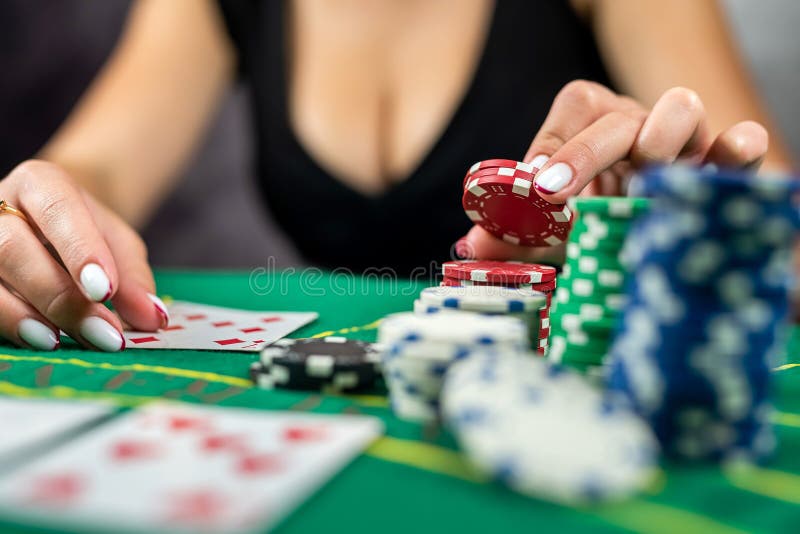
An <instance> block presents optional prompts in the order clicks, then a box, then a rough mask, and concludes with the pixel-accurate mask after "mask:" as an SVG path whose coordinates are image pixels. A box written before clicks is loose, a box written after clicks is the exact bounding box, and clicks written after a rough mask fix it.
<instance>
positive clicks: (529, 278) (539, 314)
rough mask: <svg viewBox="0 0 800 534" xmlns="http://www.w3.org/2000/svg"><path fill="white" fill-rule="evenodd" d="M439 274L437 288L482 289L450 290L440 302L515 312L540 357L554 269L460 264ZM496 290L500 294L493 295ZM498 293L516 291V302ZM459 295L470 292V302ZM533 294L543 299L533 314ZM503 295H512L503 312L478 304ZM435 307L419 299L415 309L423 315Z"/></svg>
mask: <svg viewBox="0 0 800 534" xmlns="http://www.w3.org/2000/svg"><path fill="white" fill-rule="evenodd" d="M442 274H443V275H444V279H443V281H442V284H441V285H442V286H444V287H453V288H466V287H475V288H484V289H483V290H480V289H472V290H470V289H453V290H452V291H451V294H452V297H453V298H452V299H450V300H449V301H447V302H444V305H445V306H447V307H453V308H460V309H463V310H469V311H475V312H481V313H512V312H519V313H520V314H521V315H520V318H521V319H523V320H524V321H526V324H527V325H528V328H529V331H530V335H531V347H533V348H534V349H535V350H536V351H537V352H538V353H539V354H544V352H545V349H546V348H547V344H548V338H549V335H550V304H551V301H552V295H553V291H554V290H555V288H556V269H555V268H554V267H551V266H549V265H540V264H536V263H522V262H514V261H476V260H462V261H450V262H446V263H444V264H443V265H442ZM487 288H488V289H487ZM497 288H499V289H500V291H493V289H497ZM502 289H509V290H516V293H517V298H516V299H514V298H513V293H507V292H505V291H502ZM459 292H461V293H463V295H464V296H466V295H467V294H469V292H472V294H471V295H470V296H471V299H470V301H469V302H466V299H465V298H464V296H462V295H461V294H460V293H459ZM441 293H443V294H445V293H447V291H446V290H442V291H441ZM534 293H535V294H537V295H543V296H544V299H545V300H544V302H543V303H542V304H541V306H540V307H539V309H537V310H534V303H533V302H532V300H531V298H532V297H533V296H534V295H533V294H534ZM503 295H506V296H507V295H512V296H511V297H508V298H509V299H510V300H509V302H508V304H507V305H506V307H505V308H504V304H503V302H497V303H490V302H481V301H482V300H483V301H485V300H486V299H487V298H491V297H493V298H494V300H497V299H498V298H500V297H501V296H503ZM436 306H437V305H436V300H435V299H434V298H428V299H427V300H426V299H423V298H422V296H420V304H419V305H417V307H418V308H419V309H423V310H425V311H433V310H434V309H435V308H436ZM488 308H492V310H491V311H490V310H489V309H488ZM523 308H524V309H523Z"/></svg>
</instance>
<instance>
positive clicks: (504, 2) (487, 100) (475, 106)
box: [220, 0, 609, 274]
mask: <svg viewBox="0 0 800 534" xmlns="http://www.w3.org/2000/svg"><path fill="white" fill-rule="evenodd" d="M220 5H221V7H222V12H223V14H224V18H225V20H226V23H227V26H228V30H229V33H230V35H231V37H232V40H233V43H234V45H235V47H236V49H237V50H238V53H239V69H240V72H241V74H242V76H243V77H244V79H245V80H246V81H247V82H248V83H249V84H250V87H251V91H252V101H253V106H254V110H253V111H254V124H255V128H256V131H257V139H256V146H257V151H258V164H259V174H258V176H259V185H260V189H261V191H262V193H263V195H264V199H265V201H266V202H267V203H268V205H269V206H270V208H271V209H272V211H273V213H274V215H275V218H276V220H277V222H278V224H279V225H280V226H281V227H282V228H283V230H284V231H285V232H286V233H287V234H288V235H289V236H290V237H291V238H292V239H293V240H294V242H295V244H296V245H297V247H298V249H299V250H300V252H301V253H302V254H303V255H304V256H305V257H306V259H307V260H308V261H309V262H311V263H314V264H317V265H320V266H323V267H329V268H334V267H348V268H351V269H354V270H357V271H362V270H364V269H367V268H369V267H377V268H380V267H391V268H394V269H397V270H398V271H399V272H400V273H402V274H409V273H410V272H411V271H412V270H413V269H415V268H418V267H427V266H428V265H429V264H430V263H431V262H432V261H443V260H445V259H448V258H449V257H450V249H451V246H452V245H453V243H454V242H455V241H456V240H457V239H458V238H459V237H461V236H463V235H464V234H465V233H466V232H467V231H468V230H469V228H470V226H471V223H470V221H469V219H467V217H466V215H465V214H464V211H463V209H462V207H461V193H462V180H463V178H464V173H465V172H466V170H467V168H468V167H469V166H470V165H471V164H472V163H474V162H475V161H478V160H482V159H488V158H510V159H519V158H521V157H523V156H524V154H525V151H526V150H527V148H528V145H529V144H530V142H531V140H532V139H533V136H534V134H535V133H536V130H537V129H538V127H539V126H540V125H541V123H542V121H543V120H544V118H545V116H546V115H547V112H548V110H549V107H550V104H551V103H552V101H553V98H554V97H555V95H556V93H557V92H558V91H559V89H560V88H561V87H563V86H564V85H565V84H566V83H567V82H569V81H571V80H574V79H578V78H582V79H590V80H595V81H598V82H600V83H603V84H606V85H608V84H609V81H608V76H607V74H606V71H605V69H604V68H603V66H602V63H601V61H600V58H599V55H598V53H597V48H596V45H595V43H594V40H593V37H592V34H591V32H590V30H589V29H588V28H587V27H586V26H585V24H584V23H583V22H582V21H580V20H579V19H578V18H577V16H576V15H575V13H574V12H573V10H572V9H571V8H570V6H569V5H568V3H567V2H566V1H563V2H562V1H555V0H548V1H546V2H532V1H530V0H498V2H497V4H496V7H495V13H494V16H493V20H492V22H491V27H490V29H489V35H488V39H487V42H486V46H485V49H484V51H483V56H482V57H481V59H480V62H479V64H478V67H477V70H476V72H475V75H474V79H473V80H472V84H471V86H470V87H469V88H468V90H467V92H466V94H465V96H464V98H463V100H462V101H461V103H460V105H459V106H458V107H457V109H456V112H455V114H454V115H453V117H452V119H451V122H450V124H449V125H448V126H447V127H446V129H445V131H444V133H443V134H442V136H441V138H440V139H439V140H438V141H437V142H436V143H435V144H434V146H433V147H432V148H431V149H430V152H429V153H428V154H427V155H426V156H425V158H424V159H423V160H422V162H421V163H420V164H419V166H418V168H417V169H416V170H414V172H413V173H412V174H411V175H410V176H409V177H408V178H407V180H405V181H404V182H401V183H398V184H397V185H394V186H392V187H391V188H390V189H389V190H387V191H386V192H385V193H384V194H382V195H380V196H377V197H367V196H364V195H362V194H360V193H358V192H356V191H353V190H352V189H350V188H349V187H347V186H346V185H344V184H343V183H341V182H339V181H338V180H336V178H334V177H332V176H330V175H329V174H328V173H327V172H326V171H325V170H323V169H322V168H320V166H319V165H318V164H317V163H316V162H315V161H314V160H313V159H312V158H311V156H310V155H309V154H308V153H307V152H306V151H305V150H304V149H303V147H302V146H301V145H300V143H299V141H298V139H297V137H296V136H295V134H294V132H293V131H292V129H291V126H290V123H289V117H288V112H287V108H288V99H287V76H286V73H287V70H288V69H287V62H286V42H287V39H286V35H285V31H286V29H285V28H286V26H285V23H286V12H285V6H284V4H283V2H280V1H266V2H261V1H258V0H220Z"/></svg>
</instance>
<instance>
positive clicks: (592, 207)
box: [568, 197, 650, 219]
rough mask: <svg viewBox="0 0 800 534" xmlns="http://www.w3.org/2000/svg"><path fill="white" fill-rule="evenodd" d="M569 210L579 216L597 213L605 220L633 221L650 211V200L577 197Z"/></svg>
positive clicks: (570, 204) (639, 198)
mask: <svg viewBox="0 0 800 534" xmlns="http://www.w3.org/2000/svg"><path fill="white" fill-rule="evenodd" d="M568 205H569V208H570V209H572V210H574V211H577V212H578V214H583V213H597V214H599V215H602V216H603V217H604V218H612V219H633V218H636V217H638V216H639V215H641V214H643V213H646V212H647V211H648V210H649V209H650V199H648V198H641V197H575V198H572V199H570V201H569V203H568Z"/></svg>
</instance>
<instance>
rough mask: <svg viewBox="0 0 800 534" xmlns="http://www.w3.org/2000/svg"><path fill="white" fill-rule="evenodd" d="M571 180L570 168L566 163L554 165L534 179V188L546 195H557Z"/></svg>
mask: <svg viewBox="0 0 800 534" xmlns="http://www.w3.org/2000/svg"><path fill="white" fill-rule="evenodd" d="M570 180H572V168H571V167H570V166H569V165H567V164H566V163H556V164H555V165H553V166H552V167H550V168H549V169H547V170H546V171H544V172H542V173H541V174H540V175H539V176H537V177H536V187H538V188H539V189H541V190H543V191H544V192H546V193H558V192H559V191H561V190H562V189H563V188H564V186H565V185H567V184H568V183H569V181H570Z"/></svg>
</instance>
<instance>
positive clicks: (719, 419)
mask: <svg viewBox="0 0 800 534" xmlns="http://www.w3.org/2000/svg"><path fill="white" fill-rule="evenodd" d="M643 178H644V179H643V180H640V181H639V182H637V183H638V186H639V188H640V189H641V190H642V192H643V193H644V194H646V195H649V196H652V207H651V211H650V213H649V214H648V215H647V216H646V217H643V218H642V219H641V220H640V221H639V222H638V223H637V225H636V227H635V229H634V231H633V232H632V233H631V235H630V237H629V240H628V242H627V243H626V248H625V251H624V258H625V261H626V263H628V262H629V263H630V266H631V268H632V274H631V280H630V283H629V284H628V298H629V304H628V307H627V308H626V310H625V312H624V316H623V321H622V322H621V330H620V332H619V334H618V336H617V338H616V339H615V342H614V345H613V347H612V350H611V357H612V368H611V373H610V377H609V379H610V386H611V387H612V388H613V389H614V390H617V391H621V392H622V393H624V394H625V395H626V396H627V397H628V398H629V400H630V401H631V402H632V404H633V406H634V408H635V409H636V410H637V411H638V412H639V413H640V414H642V415H643V416H644V417H646V418H647V419H648V421H649V422H650V424H651V426H652V427H653V429H654V431H655V433H656V435H657V436H658V438H659V440H660V441H661V443H662V446H663V448H664V450H665V451H666V452H667V453H668V454H670V455H673V456H677V457H680V458H692V459H718V460H746V461H759V460H762V459H764V458H766V457H768V456H769V455H770V454H771V453H772V451H773V449H774V447H775V444H776V443H775V437H774V434H773V431H772V427H771V424H770V412H771V403H770V393H769V385H770V371H771V369H772V368H773V367H774V366H776V365H778V364H779V360H780V358H781V357H782V356H783V354H782V352H783V347H784V343H785V336H786V333H787V317H788V311H789V301H788V294H789V289H790V286H791V280H792V268H791V262H790V258H791V252H792V250H791V249H792V243H793V241H794V239H795V237H796V235H797V229H798V226H800V225H799V224H798V223H799V222H800V221H798V213H799V212H798V209H797V206H796V205H795V203H794V202H793V201H792V197H793V196H796V194H797V193H798V191H800V181H797V180H792V179H786V178H779V177H763V178H758V177H755V176H753V175H750V174H746V173H738V172H733V171H715V170H712V169H705V170H697V169H692V168H686V167H668V168H662V169H654V170H652V171H650V172H648V173H647V174H646V175H645V176H644V177H643Z"/></svg>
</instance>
